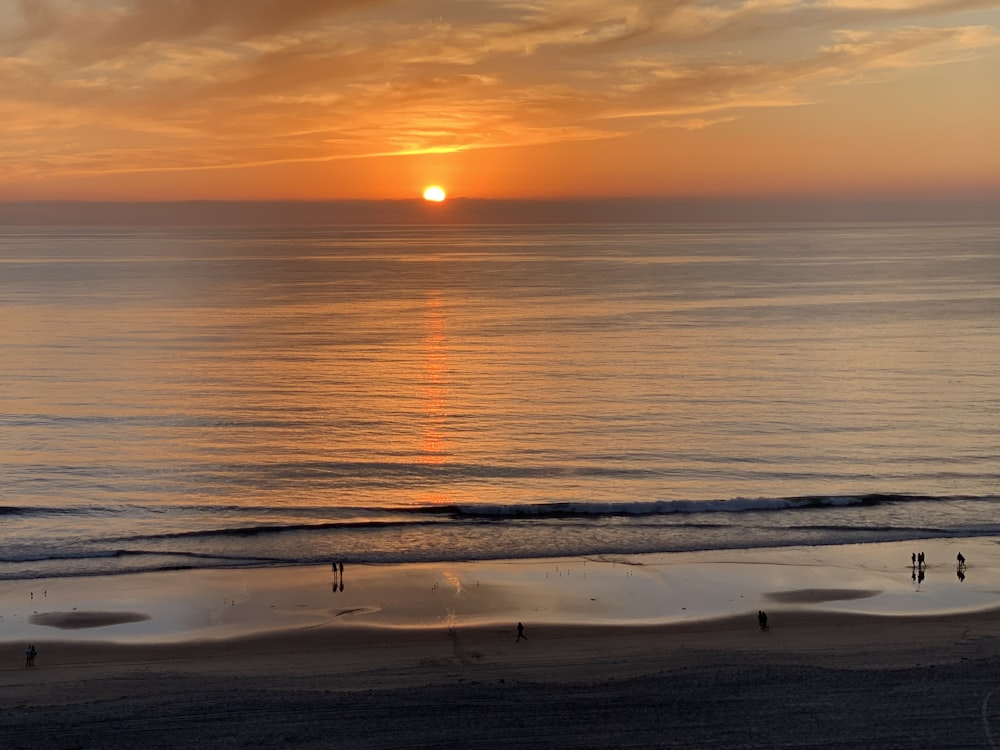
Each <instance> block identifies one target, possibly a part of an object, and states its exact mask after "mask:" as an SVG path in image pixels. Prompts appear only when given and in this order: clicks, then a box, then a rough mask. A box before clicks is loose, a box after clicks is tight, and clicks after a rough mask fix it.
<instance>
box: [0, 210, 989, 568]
mask: <svg viewBox="0 0 1000 750" xmlns="http://www.w3.org/2000/svg"><path fill="white" fill-rule="evenodd" d="M0 314H2V322H3V325H2V326H0V345H2V351H3V378H2V380H0V493H2V494H0V506H3V507H0V529H2V546H0V578H4V577H6V578H19V577H20V578H24V577H34V576H43V575H78V574H85V573H95V572H126V571H131V570H148V569H159V568H165V567H186V566H217V565H269V564H282V563H292V562H313V561H325V560H328V559H330V558H331V557H337V558H338V559H346V560H355V561H373V562H378V561H403V562H405V561H409V560H445V559H481V558H493V557H537V556H547V555H557V554H586V555H602V554H603V555H613V554H628V553H633V552H645V551H669V550H681V549H705V548H725V547H747V546H771V545H788V544H828V543H838V542H850V541H875V540H883V539H885V540H888V539H914V538H924V537H931V536H941V535H952V534H954V535H973V534H975V535H986V534H989V535H992V534H1000V499H998V495H1000V493H998V490H997V487H998V486H1000V485H998V479H1000V430H998V429H997V426H998V425H1000V225H900V226H889V225H831V226H766V227H752V228H736V227H731V228H725V227H722V228H720V227H682V228H678V227H666V228H665V227H636V226H628V227H623V226H606V227H535V226H533V227H466V228H441V227H423V228H417V227H402V228H389V229H384V228H347V229H345V228H308V229H303V228H273V229H265V230H259V229H233V230H230V229H221V230H220V229H196V230H195V229H173V230H147V229H114V230H107V229H92V228H85V229H66V228H58V229H53V228H37V227H21V228H7V230H6V231H5V233H4V234H3V235H2V236H0Z"/></svg>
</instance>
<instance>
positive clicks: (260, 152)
mask: <svg viewBox="0 0 1000 750" xmlns="http://www.w3.org/2000/svg"><path fill="white" fill-rule="evenodd" d="M16 7H17V11H18V17H19V19H20V25H18V26H16V27H12V28H13V31H11V32H10V33H9V34H8V35H7V37H5V39H6V42H5V44H6V45H8V49H7V51H6V53H5V54H4V55H0V116H3V117H4V120H5V136H6V141H5V143H4V144H3V145H0V173H3V174H4V175H6V176H7V178H8V179H12V178H15V179H16V178H19V177H20V178H28V177H41V176H43V175H46V174H49V173H52V172H53V171H55V172H60V173H88V172H101V171H103V172H114V171H142V170H151V171H153V170H203V169H223V168H238V167H240V166H246V165H256V164H265V163H280V162H308V161H324V160H333V159H349V158H350V159H357V158H364V157H366V156H370V155H384V154H412V153H428V152H447V151H460V150H471V149H485V148H505V147H510V146H517V145H528V144H544V143H552V142H566V141H584V140H595V139H605V138H616V137H622V136H626V135H628V134H630V133H633V132H635V131H636V130H638V129H657V128H685V129H703V128H708V127H719V126H724V125H725V123H728V122H732V121H733V120H734V119H736V118H738V117H745V116H746V115H747V112H749V111H752V110H753V109H757V108H774V107H790V106H803V105H806V104H809V103H811V102H815V101H817V100H818V99H820V98H821V97H822V91H823V89H824V87H828V86H831V85H845V84H848V83H850V82H854V81H858V80H871V79H872V78H873V77H878V76H884V75H889V74H892V75H900V74H905V73H906V72H907V71H912V70H916V69H919V68H921V67H926V66H930V65H942V64H946V63H950V62H954V61H956V60H961V59H968V58H969V57H971V56H974V55H976V54H979V53H981V52H982V51H983V50H986V49H987V48H989V47H992V46H994V45H996V44H997V43H998V41H1000V39H998V33H997V30H996V28H995V27H994V26H992V25H988V24H983V23H978V24H960V23H942V24H941V25H929V24H928V23H923V24H920V23H917V21H918V20H919V19H925V21H926V19H928V18H930V17H933V18H934V19H935V20H937V21H940V20H941V19H939V18H938V16H944V15H946V14H947V13H949V12H953V13H954V12H955V11H967V12H973V11H976V10H981V9H984V8H987V9H988V8H995V7H1000V2H993V3H988V2H971V1H968V2H951V3H945V2H938V1H933V0H873V1H872V2H864V3H862V2H860V0H814V1H807V2H795V1H793V0H746V1H745V2H726V1H724V0H719V1H718V2H716V3H711V2H702V1H701V0H657V1H654V0H621V1H618V2H612V1H611V0H524V1H522V2H500V1H499V0H498V1H497V2H493V1H491V0H481V1H479V2H475V3H468V2H458V1H457V0H430V2H427V3H422V4H420V10H418V9H417V8H415V7H414V6H413V5H410V4H399V3H391V2H386V1H385V0H197V1H196V0H134V1H133V2H129V3H120V2H114V1H112V0H93V1H92V2H83V0H79V2H71V1H70V0H61V1H60V0H19V2H18V4H17V6H16ZM980 15H981V14H980ZM957 18H958V17H957V16H956V17H955V19H952V17H951V16H948V18H947V20H949V21H952V20H957ZM869 20H870V22H869ZM848 21H849V22H850V23H848ZM736 40H738V41H736ZM0 49H2V48H0Z"/></svg>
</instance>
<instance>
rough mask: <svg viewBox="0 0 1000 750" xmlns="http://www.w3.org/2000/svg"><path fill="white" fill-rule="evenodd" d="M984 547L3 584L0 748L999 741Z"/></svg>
mask: <svg viewBox="0 0 1000 750" xmlns="http://www.w3.org/2000/svg"><path fill="white" fill-rule="evenodd" d="M956 545H961V551H962V552H963V553H964V554H965V556H966V557H967V558H968V560H969V565H968V569H967V570H966V571H965V579H964V580H959V579H958V577H957V571H956V569H955V567H954V564H953V562H949V561H952V560H954V556H955V554H956V553H955V551H954V550H955V547H956ZM911 548H912V549H914V550H916V549H923V550H925V551H926V552H927V555H928V560H929V565H928V569H927V571H926V572H925V577H924V580H923V581H919V582H918V581H914V580H912V579H911V570H910V568H909V555H910V552H909V550H910V549H911ZM998 549H1000V546H998V544H997V540H995V539H980V540H961V541H959V540H929V541H927V542H923V543H921V544H920V545H909V544H907V545H897V544H889V545H861V546H852V547H839V548H799V549H790V550H768V551H760V550H755V551H752V552H744V553H741V552H726V553H697V554H691V555H657V556H643V557H639V558H630V559H629V560H614V561H611V560H594V559H590V560H558V561H554V560H546V561H531V562H525V561H517V562H495V563H463V564H451V565H427V566H408V567H407V568H405V569H404V568H397V567H394V566H371V567H369V566H347V567H346V569H345V573H344V577H343V583H344V589H343V591H341V590H340V589H339V576H338V586H337V590H336V591H333V590H332V587H333V578H332V575H331V571H330V570H329V568H328V567H327V568H326V569H324V570H322V571H321V570H317V569H315V568H294V569H271V570H256V571H197V572H196V571H187V572H177V573H163V574H144V575H142V576H115V577H108V578H95V579H86V580H81V579H73V580H72V581H70V580H68V579H67V580H65V581H60V580H57V579H52V580H49V581H43V582H39V581H32V582H30V583H28V582H19V583H8V584H5V585H4V587H3V588H2V589H0V607H2V608H0V612H2V613H3V615H2V617H3V620H2V622H0V628H3V629H2V630H0V632H2V633H3V634H4V637H3V638H2V640H3V641H4V644H3V645H2V646H0V653H5V654H7V656H6V657H4V659H3V662H2V664H0V705H2V706H3V711H2V714H0V747H5V748H7V747H10V748H22V747H23V748H35V747H54V748H75V747H79V748H118V747H121V748H125V747H153V748H161V747H162V748H168V747H169V748H189V747H190V748H194V747H199V748H204V747H238V748H251V747H276V746H285V747H305V748H313V747H315V748H320V747H351V748H368V747H372V748H375V747H379V748H382V747H401V746H409V747H446V746H447V747H452V748H454V747H478V746H492V747H508V748H509V747H555V748H562V747H567V748H568V747H574V748H578V747H594V748H598V747H601V748H607V747H650V748H652V747H685V748H694V747H768V748H772V747H831V748H832V747H875V746H878V747H881V748H890V747H913V748H917V747H920V748H930V747H934V748H949V747H954V748H959V747H961V748H971V747H982V748H996V747H998V743H1000V689H998V688H1000V609H998V605H1000V591H998V590H997V589H998V588H1000V577H998V576H997V575H996V572H997V558H998V552H997V550H998ZM584 573H586V577H584ZM238 581H239V582H241V583H240V584H239V585H237V582H238ZM296 582H297V583H296ZM25 587H30V589H29V588H25ZM64 587H65V590H64ZM319 588H323V589H325V591H323V593H322V594H320V593H319V591H318V589H319ZM39 589H40V590H39ZM70 590H72V591H73V592H74V593H73V597H77V598H72V597H71V596H70V593H69V591H70ZM185 590H186V591H187V596H186V598H185V597H184V596H182V593H180V592H184V591H185ZM232 591H236V592H237V593H239V594H240V597H242V598H239V597H236V596H235V595H234V594H232ZM26 593H27V594H28V595H29V599H28V601H29V604H28V606H27V607H26V606H24V604H23V601H22V598H23V596H24V595H25V594H26ZM231 597H232V598H231ZM393 597H395V598H393ZM213 599H218V601H217V602H215V604H212V601H211V600H213ZM180 601H189V602H195V603H196V604H192V605H191V606H189V607H187V608H184V607H180V605H179V604H178V602H180ZM324 602H325V604H324ZM88 603H89V604H88ZM85 605H86V606H85ZM74 606H75V607H76V609H75V610H74V609H73V607H74ZM29 609H30V611H29ZM758 609H766V610H767V612H768V615H769V623H770V629H769V630H767V631H762V630H760V629H759V628H758V626H757V618H756V614H757V610H758ZM164 617H166V618H167V620H168V622H164V621H163V618H164ZM32 620H34V622H32ZM518 621H523V622H524V624H525V634H526V636H527V640H522V641H520V642H516V640H515V636H516V624H517V622H518ZM12 632H17V638H16V639H15V638H8V637H7V636H8V635H9V634H10V633H12ZM25 636H27V637H29V638H30V639H31V640H30V641H26V640H25V638H24V637H25ZM32 641H33V642H35V644H36V646H37V647H38V651H39V655H38V658H37V661H36V666H35V667H33V668H31V669H28V668H25V667H24V655H23V651H24V647H25V645H27V643H28V642H32Z"/></svg>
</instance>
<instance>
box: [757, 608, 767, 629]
mask: <svg viewBox="0 0 1000 750" xmlns="http://www.w3.org/2000/svg"><path fill="white" fill-rule="evenodd" d="M757 624H758V625H760V629H761V630H767V612H765V611H764V610H762V609H758V610H757Z"/></svg>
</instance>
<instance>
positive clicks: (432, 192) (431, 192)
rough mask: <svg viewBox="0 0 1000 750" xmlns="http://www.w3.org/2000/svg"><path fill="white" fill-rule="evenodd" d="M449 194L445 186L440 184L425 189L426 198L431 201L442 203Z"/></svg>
mask: <svg viewBox="0 0 1000 750" xmlns="http://www.w3.org/2000/svg"><path fill="white" fill-rule="evenodd" d="M447 197H448V194H447V193H445V191H444V188H442V187H439V186H438V185H431V186H430V187H428V188H427V189H426V190H424V200H425V201H431V202H432V203H441V202H442V201H443V200H444V199H445V198H447Z"/></svg>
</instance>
